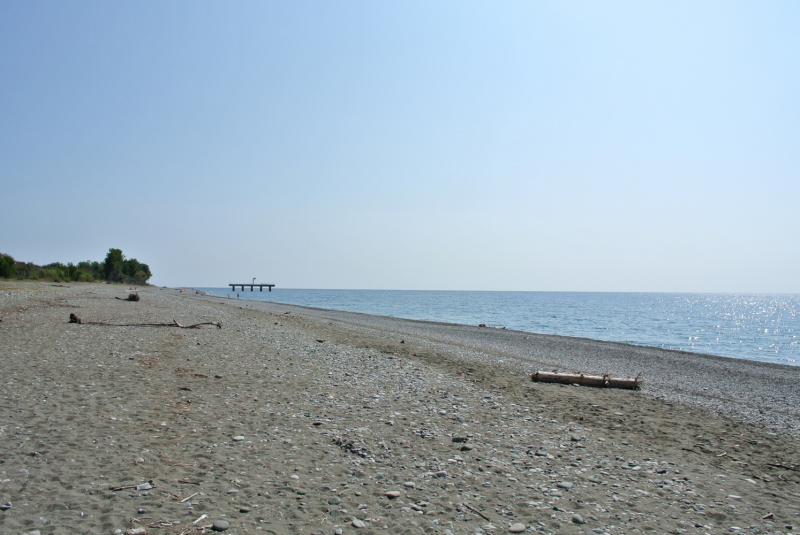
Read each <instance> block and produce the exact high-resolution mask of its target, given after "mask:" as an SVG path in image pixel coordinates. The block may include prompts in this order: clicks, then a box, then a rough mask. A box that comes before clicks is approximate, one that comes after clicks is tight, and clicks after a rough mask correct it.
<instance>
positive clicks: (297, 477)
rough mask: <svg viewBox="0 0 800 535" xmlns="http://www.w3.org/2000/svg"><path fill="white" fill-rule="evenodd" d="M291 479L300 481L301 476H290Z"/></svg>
mask: <svg viewBox="0 0 800 535" xmlns="http://www.w3.org/2000/svg"><path fill="white" fill-rule="evenodd" d="M289 477H290V478H291V479H300V476H298V475H297V474H292V475H290V476H289Z"/></svg>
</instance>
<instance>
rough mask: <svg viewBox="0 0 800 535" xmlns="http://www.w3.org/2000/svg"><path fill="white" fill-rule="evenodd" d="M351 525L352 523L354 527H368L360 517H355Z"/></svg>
mask: <svg viewBox="0 0 800 535" xmlns="http://www.w3.org/2000/svg"><path fill="white" fill-rule="evenodd" d="M351 525H352V526H353V527H354V528H363V527H366V524H364V522H362V521H361V520H359V519H357V518H354V519H353V523H352V524H351Z"/></svg>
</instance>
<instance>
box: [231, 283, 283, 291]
mask: <svg viewBox="0 0 800 535" xmlns="http://www.w3.org/2000/svg"><path fill="white" fill-rule="evenodd" d="M228 286H230V287H231V290H233V291H234V292H235V291H236V287H237V286H241V287H242V291H244V287H245V286H249V287H250V291H251V292H252V291H253V287H254V286H258V289H259V290H260V291H262V292H263V291H264V286H266V287H267V288H268V289H269V291H270V292H271V291H272V289H273V288H274V287H275V285H274V284H260V283H254V282H247V283H245V284H239V283H236V284H233V283H231V284H229V285H228Z"/></svg>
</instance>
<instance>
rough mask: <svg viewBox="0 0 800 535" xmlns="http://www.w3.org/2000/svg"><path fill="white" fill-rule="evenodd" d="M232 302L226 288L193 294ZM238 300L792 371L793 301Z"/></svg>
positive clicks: (508, 296)
mask: <svg viewBox="0 0 800 535" xmlns="http://www.w3.org/2000/svg"><path fill="white" fill-rule="evenodd" d="M199 289H202V290H205V291H207V292H208V293H209V294H211V295H216V296H221V297H225V296H227V295H231V296H233V297H236V292H231V291H230V288H199ZM238 293H239V295H240V296H241V299H253V300H257V301H276V302H280V303H291V304H296V305H305V306H313V307H319V308H329V309H335V310H347V311H351V312H365V313H367V314H380V315H384V316H393V317H398V318H411V319H419V320H430V321H443V322H450V323H464V324H470V325H477V324H479V323H485V324H486V325H488V326H490V327H492V326H504V327H507V328H509V329H516V330H520V331H528V332H534V333H545V334H560V335H565V336H578V337H583V338H593V339H596V340H608V341H614V342H626V343H631V344H638V345H646V346H653V347H661V348H666V349H682V350H684V351H695V352H698V353H709V354H712V355H722V356H726V357H735V358H741V359H750V360H760V361H767V362H777V363H781V364H792V365H800V338H798V336H800V295H755V294H742V295H736V294H666V293H582V292H437V291H400V290H398V291H391V290H292V289H279V288H276V289H274V290H273V291H272V292H267V291H264V292H259V291H258V289H256V291H255V292H251V291H250V290H249V289H247V290H245V291H244V292H242V291H239V292H238Z"/></svg>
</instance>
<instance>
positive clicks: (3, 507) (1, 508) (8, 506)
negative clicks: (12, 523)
mask: <svg viewBox="0 0 800 535" xmlns="http://www.w3.org/2000/svg"><path fill="white" fill-rule="evenodd" d="M9 509H11V502H6V503H4V504H3V505H0V511H8V510H9Z"/></svg>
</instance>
